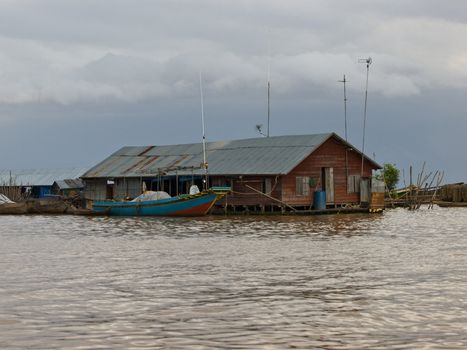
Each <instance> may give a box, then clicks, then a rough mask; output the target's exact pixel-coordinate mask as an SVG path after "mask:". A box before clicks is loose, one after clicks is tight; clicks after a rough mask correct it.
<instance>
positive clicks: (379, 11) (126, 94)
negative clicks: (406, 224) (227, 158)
mask: <svg viewBox="0 0 467 350" xmlns="http://www.w3.org/2000/svg"><path fill="white" fill-rule="evenodd" d="M465 38H467V1H465V0H458V1H456V0H446V1H439V0H432V1H430V0H411V1H406V0H392V1H387V0H384V1H383V0H353V1H349V0H342V1H337V0H323V1H316V0H306V1H305V0H303V1H298V0H280V1H279V0H255V1H251V0H248V1H247V0H231V1H226V0H196V1H193V0H191V1H187V0H132V1H130V0H0V47H1V50H0V125H1V127H0V147H1V150H2V152H1V156H0V168H1V169H10V168H13V169H18V168H22V169H24V168H48V167H54V168H58V167H69V166H92V165H94V164H95V163H97V162H99V161H100V160H102V159H103V158H105V157H107V156H108V155H109V154H110V153H112V152H114V151H115V150H117V149H118V148H120V147H122V146H124V145H147V144H156V145H162V144H175V143H189V142H198V141H199V140H200V139H201V122H200V98H199V81H198V79H199V72H200V71H202V72H203V78H204V96H205V114H206V123H207V139H208V140H212V141H214V140H223V139H238V138H248V137H256V136H257V135H258V134H257V133H256V131H255V125H256V124H264V128H265V127H266V119H267V88H266V87H267V76H268V74H267V72H268V68H267V67H268V64H269V66H270V80H271V135H285V134H312V133H321V132H331V131H334V132H337V133H338V134H340V135H341V136H343V135H344V116H343V89H342V88H343V87H342V84H341V83H339V82H338V80H341V79H342V76H343V74H346V76H347V79H348V80H349V83H348V85H347V88H348V123H349V141H350V142H351V143H353V144H354V145H355V146H357V147H358V148H361V146H362V124H363V106H364V88H365V76H366V68H365V65H364V64H362V63H359V62H358V59H359V58H365V57H370V56H371V57H372V59H373V64H372V65H371V67H370V76H369V95H368V121H367V123H368V124H367V126H368V128H367V136H366V140H367V141H366V145H365V150H366V153H367V154H368V155H370V156H371V157H373V156H375V157H376V160H377V161H378V162H380V163H384V162H391V163H396V165H397V166H398V167H400V168H404V169H405V171H406V173H407V172H408V165H409V164H413V165H414V166H415V167H416V168H420V167H421V164H422V163H423V161H425V160H426V161H427V167H428V168H429V169H430V170H437V169H441V170H445V171H446V173H447V180H448V181H466V182H467V161H466V160H465V159H466V158H465V153H466V151H467V118H466V113H467V112H466V111H467V40H466V39H465ZM268 62H269V63H268Z"/></svg>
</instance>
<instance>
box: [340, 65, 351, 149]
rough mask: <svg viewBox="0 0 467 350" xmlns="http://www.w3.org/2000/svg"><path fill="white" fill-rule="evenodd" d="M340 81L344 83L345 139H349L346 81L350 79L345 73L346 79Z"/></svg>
mask: <svg viewBox="0 0 467 350" xmlns="http://www.w3.org/2000/svg"><path fill="white" fill-rule="evenodd" d="M338 82H339V83H343V84H344V127H345V129H344V130H345V141H347V142H348V141H349V140H348V139H347V92H346V90H345V83H346V82H348V80H346V79H345V74H344V79H342V80H338Z"/></svg>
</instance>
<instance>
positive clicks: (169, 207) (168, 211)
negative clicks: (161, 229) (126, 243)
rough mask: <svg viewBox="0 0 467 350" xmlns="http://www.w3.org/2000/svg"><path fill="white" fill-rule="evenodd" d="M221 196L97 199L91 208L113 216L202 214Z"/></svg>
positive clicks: (213, 194)
mask: <svg viewBox="0 0 467 350" xmlns="http://www.w3.org/2000/svg"><path fill="white" fill-rule="evenodd" d="M221 197H223V195H222V194H219V193H213V192H201V193H198V194H195V195H187V196H180V197H175V198H168V199H160V200H154V201H144V202H113V201H97V202H94V203H93V210H94V212H98V213H102V214H107V215H115V216H203V215H206V214H207V213H208V212H209V209H211V207H212V206H213V205H214V203H215V202H216V201H217V200H219V199H220V198H221Z"/></svg>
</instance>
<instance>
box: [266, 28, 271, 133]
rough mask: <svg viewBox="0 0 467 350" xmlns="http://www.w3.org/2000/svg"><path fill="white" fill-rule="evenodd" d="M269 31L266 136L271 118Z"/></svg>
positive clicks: (269, 42)
mask: <svg viewBox="0 0 467 350" xmlns="http://www.w3.org/2000/svg"><path fill="white" fill-rule="evenodd" d="M270 34H271V33H270V32H269V38H268V130H267V133H266V135H267V137H269V124H270V120H271V36H270Z"/></svg>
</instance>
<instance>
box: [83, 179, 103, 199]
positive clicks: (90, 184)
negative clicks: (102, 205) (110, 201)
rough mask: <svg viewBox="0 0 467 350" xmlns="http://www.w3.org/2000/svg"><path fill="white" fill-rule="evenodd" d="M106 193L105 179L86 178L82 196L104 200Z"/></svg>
mask: <svg viewBox="0 0 467 350" xmlns="http://www.w3.org/2000/svg"><path fill="white" fill-rule="evenodd" d="M106 194H107V180H105V179H93V180H86V185H85V190H84V196H85V198H86V199H92V200H105V199H106Z"/></svg>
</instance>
